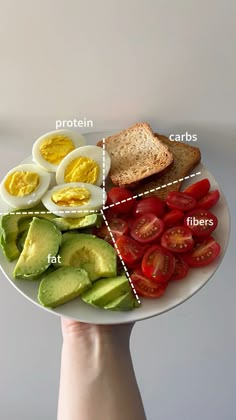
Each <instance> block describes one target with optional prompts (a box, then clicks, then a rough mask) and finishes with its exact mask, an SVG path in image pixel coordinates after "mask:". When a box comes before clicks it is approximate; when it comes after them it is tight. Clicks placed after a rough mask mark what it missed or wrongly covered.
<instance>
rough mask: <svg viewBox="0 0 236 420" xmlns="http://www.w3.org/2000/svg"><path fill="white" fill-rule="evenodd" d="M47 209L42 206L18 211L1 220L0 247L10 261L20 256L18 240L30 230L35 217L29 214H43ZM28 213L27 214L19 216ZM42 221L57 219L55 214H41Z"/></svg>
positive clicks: (39, 216)
mask: <svg viewBox="0 0 236 420" xmlns="http://www.w3.org/2000/svg"><path fill="white" fill-rule="evenodd" d="M45 210H46V209H45V208H44V207H43V206H42V207H41V206H37V207H33V208H31V209H29V210H25V209H24V210H16V211H15V212H11V214H6V215H5V216H3V217H2V218H1V226H0V229H1V239H0V245H1V247H2V250H3V252H4V254H5V256H6V258H7V259H8V260H9V261H14V260H16V259H17V258H18V257H19V255H20V249H19V248H18V246H17V239H18V238H19V235H20V234H21V233H22V232H23V231H24V230H26V229H28V228H29V224H30V222H32V220H33V215H32V216H30V215H29V214H27V212H28V213H29V212H30V213H31V212H42V211H45ZM17 213H26V214H17ZM37 217H38V218H40V219H46V220H52V219H54V218H55V216H54V215H53V214H39V215H37Z"/></svg>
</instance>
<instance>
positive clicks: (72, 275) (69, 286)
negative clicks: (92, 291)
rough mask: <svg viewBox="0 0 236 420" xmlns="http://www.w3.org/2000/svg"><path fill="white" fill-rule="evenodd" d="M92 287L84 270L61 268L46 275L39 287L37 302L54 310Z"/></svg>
mask: <svg viewBox="0 0 236 420" xmlns="http://www.w3.org/2000/svg"><path fill="white" fill-rule="evenodd" d="M91 286H92V283H91V281H90V280H89V277H88V274H87V273H86V271H85V270H83V269H81V268H76V267H69V266H67V267H61V268H59V269H58V270H55V271H54V272H52V273H50V274H48V275H46V276H45V277H44V278H43V279H42V281H41V283H40V286H39V291H38V300H39V302H40V303H41V305H43V306H46V307H48V308H56V307H57V306H59V305H63V304H64V303H66V302H69V301H70V300H72V299H74V298H76V297H77V296H79V295H80V294H81V293H83V292H84V291H85V290H87V289H89V288H90V287H91Z"/></svg>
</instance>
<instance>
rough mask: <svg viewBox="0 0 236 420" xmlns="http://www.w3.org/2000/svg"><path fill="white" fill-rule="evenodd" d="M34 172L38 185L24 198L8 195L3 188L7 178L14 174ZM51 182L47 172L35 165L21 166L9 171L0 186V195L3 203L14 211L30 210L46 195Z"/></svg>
mask: <svg viewBox="0 0 236 420" xmlns="http://www.w3.org/2000/svg"><path fill="white" fill-rule="evenodd" d="M21 171H23V172H34V173H36V174H38V176H39V185H38V187H37V189H36V190H35V191H33V192H32V193H30V194H28V195H25V196H24V197H17V196H13V195H11V194H9V192H8V191H7V189H6V187H5V182H6V180H7V178H8V177H9V176H10V175H12V174H13V173H14V172H21ZM50 182H51V176H50V174H49V173H48V172H46V171H44V170H43V169H41V168H40V167H39V166H37V165H35V164H33V163H32V164H22V165H19V166H16V167H15V168H13V169H11V170H10V171H9V172H8V173H7V174H6V176H5V177H4V179H3V181H2V182H1V184H0V195H1V198H2V199H3V200H4V201H5V203H7V204H9V205H10V206H11V207H13V208H14V209H30V208H31V207H34V206H36V205H37V204H38V203H39V202H40V201H41V199H42V197H43V196H44V194H45V193H46V191H47V190H48V188H49V185H50Z"/></svg>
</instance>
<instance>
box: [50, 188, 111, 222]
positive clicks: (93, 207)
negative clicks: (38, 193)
mask: <svg viewBox="0 0 236 420" xmlns="http://www.w3.org/2000/svg"><path fill="white" fill-rule="evenodd" d="M104 195H105V197H104ZM103 200H106V194H105V192H104V191H103V190H102V188H100V187H97V186H96V185H91V184H87V183H81V182H72V183H67V184H62V185H57V186H56V187H54V188H52V189H51V190H49V191H48V192H47V193H46V194H45V196H44V197H43V199H42V202H43V204H44V206H45V207H46V208H47V209H48V210H49V211H50V212H52V213H53V214H55V215H57V216H60V217H70V218H75V217H82V216H85V215H87V214H91V213H93V212H96V211H98V210H100V209H101V207H102V204H103Z"/></svg>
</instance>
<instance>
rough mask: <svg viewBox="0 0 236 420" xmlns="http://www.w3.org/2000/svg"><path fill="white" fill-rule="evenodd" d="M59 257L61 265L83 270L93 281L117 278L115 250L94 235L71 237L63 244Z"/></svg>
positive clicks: (84, 234)
mask: <svg viewBox="0 0 236 420" xmlns="http://www.w3.org/2000/svg"><path fill="white" fill-rule="evenodd" d="M59 255H60V257H61V264H60V265H70V266H73V267H80V268H83V269H84V270H85V271H87V273H88V275H89V278H90V280H91V281H94V280H97V279H99V278H101V277H113V276H116V273H117V257H116V252H115V250H114V248H113V247H112V246H111V245H110V244H109V243H107V242H105V241H104V240H103V239H100V238H97V237H96V236H94V235H90V234H86V233H78V234H77V235H71V237H70V238H68V239H67V240H65V241H64V243H62V245H61V248H60V252H59ZM58 265H59V264H57V265H56V266H57V267H58Z"/></svg>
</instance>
